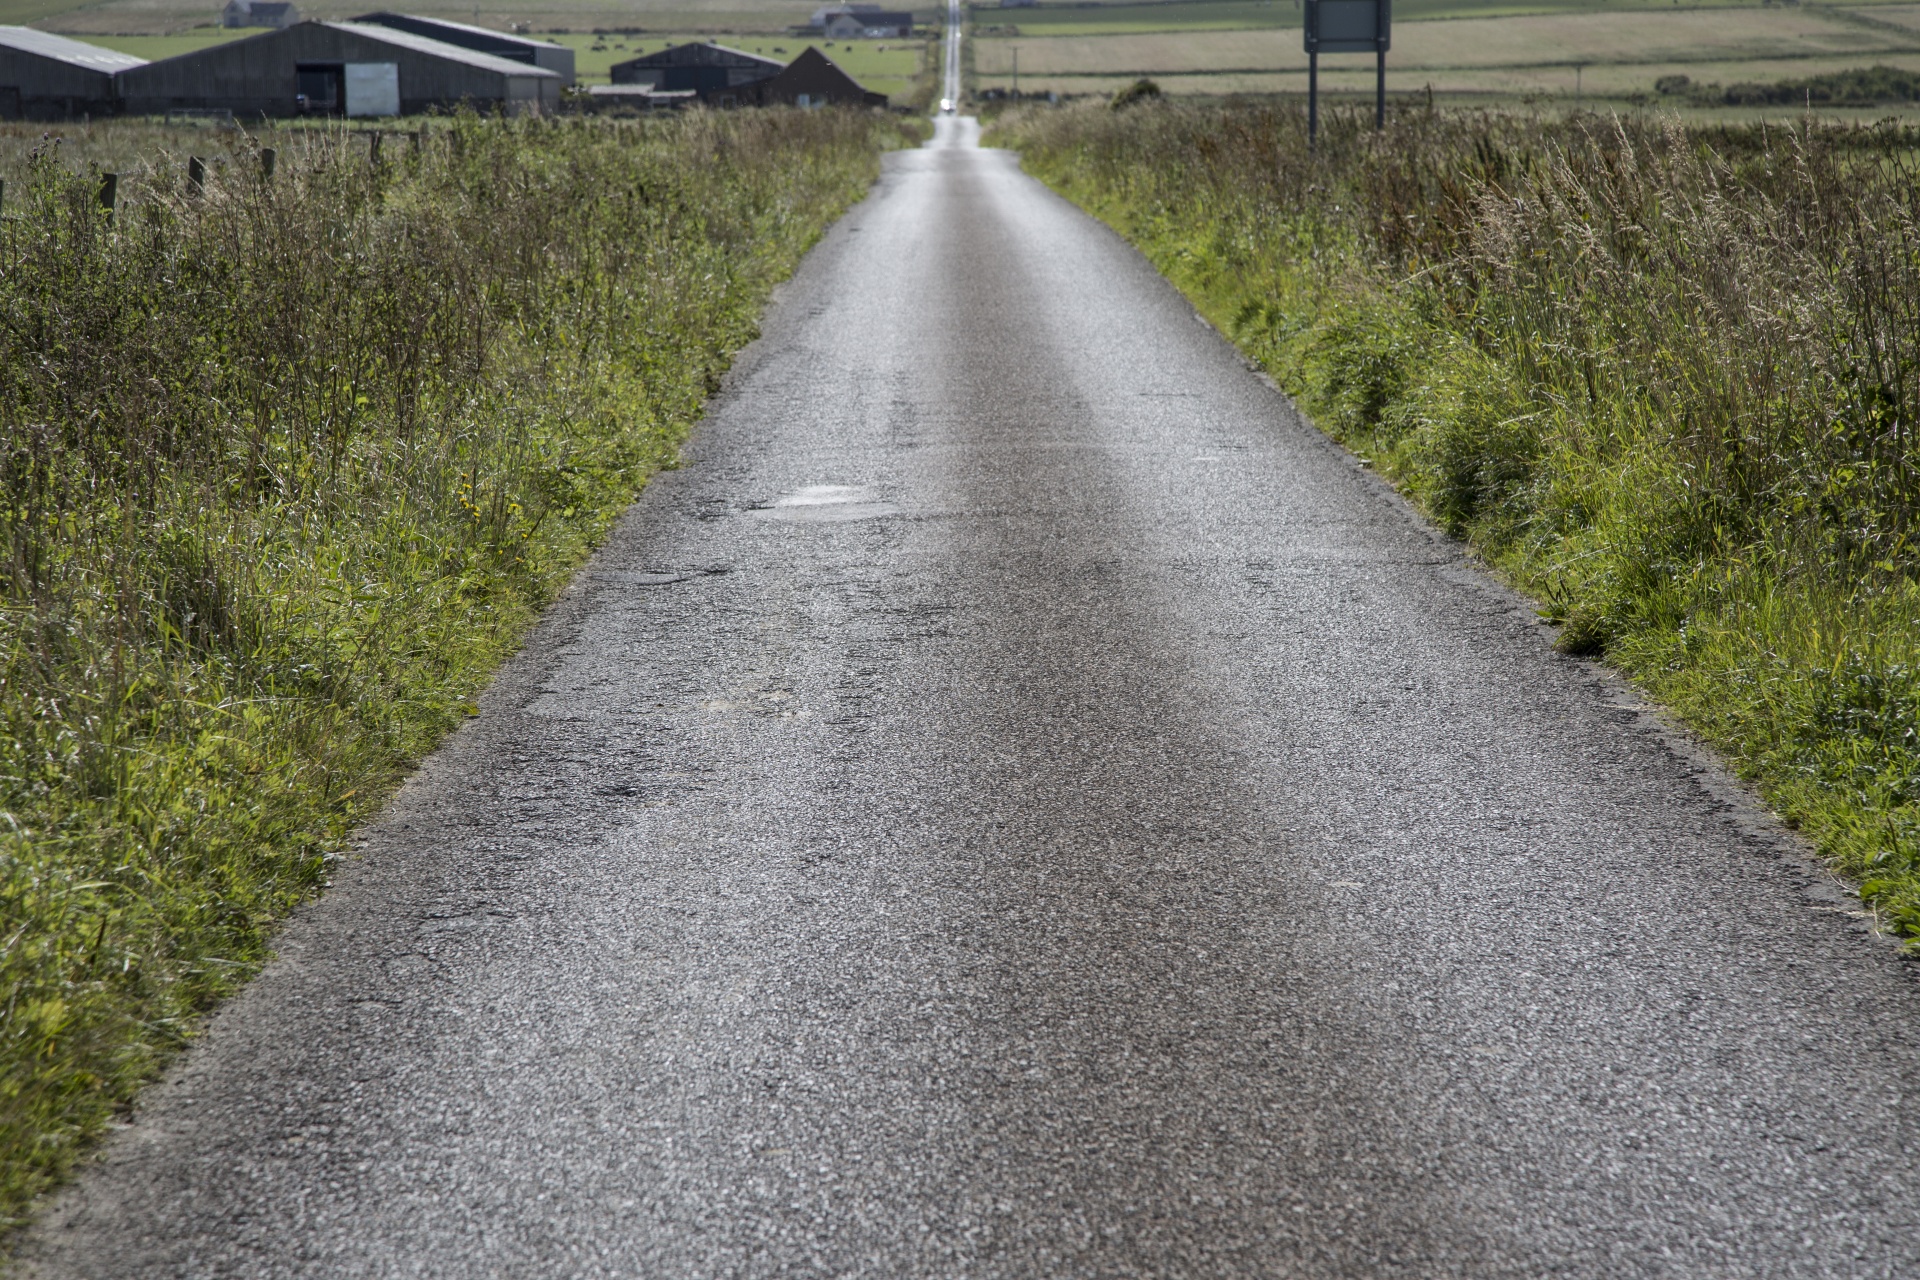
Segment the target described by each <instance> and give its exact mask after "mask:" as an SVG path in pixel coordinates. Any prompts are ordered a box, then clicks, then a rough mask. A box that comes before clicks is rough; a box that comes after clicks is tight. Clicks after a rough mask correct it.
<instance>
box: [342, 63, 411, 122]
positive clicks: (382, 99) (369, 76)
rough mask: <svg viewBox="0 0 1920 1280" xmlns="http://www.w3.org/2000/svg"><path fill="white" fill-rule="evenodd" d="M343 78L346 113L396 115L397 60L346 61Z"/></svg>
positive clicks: (398, 105)
mask: <svg viewBox="0 0 1920 1280" xmlns="http://www.w3.org/2000/svg"><path fill="white" fill-rule="evenodd" d="M346 80H347V102H346V107H347V114H348V115H350V116H397V115H399V114H400V64H399V63H397V62H349V63H348V64H347V76H346Z"/></svg>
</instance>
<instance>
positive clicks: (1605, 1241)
mask: <svg viewBox="0 0 1920 1280" xmlns="http://www.w3.org/2000/svg"><path fill="white" fill-rule="evenodd" d="M976 137H977V129H976V127H975V125H974V124H973V122H971V121H970V120H967V119H955V118H944V119H942V120H941V122H940V125H939V134H938V136H937V139H936V141H935V143H934V144H933V145H932V146H930V147H928V148H925V149H922V150H919V151H915V152H912V153H907V154H902V155H899V156H895V157H893V158H891V159H890V161H889V163H888V166H887V169H886V172H885V176H884V178H883V179H882V181H881V182H880V184H879V186H878V188H877V189H876V190H875V191H874V193H873V194H872V196H871V197H870V198H869V199H868V200H867V201H866V202H865V203H864V204H863V205H861V206H860V207H858V208H857V209H856V210H855V211H854V212H853V213H851V214H850V215H849V216H848V217H847V218H846V219H845V220H844V221H843V222H842V223H841V224H840V225H839V226H837V227H836V228H835V229H834V230H833V231H832V232H831V233H830V234H829V235H828V236H827V238H826V239H825V240H824V241H823V242H822V244H821V245H820V246H819V247H818V248H817V249H816V250H815V251H814V253H813V254H812V255H811V256H810V257H809V258H808V260H807V261H806V262H805V264H804V265H803V267H802V268H801V270H800V272H799V274H798V276H797V277H796V278H795V279H794V280H793V281H792V282H791V283H790V284H789V285H788V286H787V287H786V288H785V289H784V290H783V292H782V294H781V296H780V297H779V299H778V301H777V304H776V305H775V306H774V307H773V309H772V311H771V313H770V315H769V316H768V318H767V321H766V324H765V332H764V336H763V337H762V338H761V340H760V341H759V342H758V343H757V344H756V345H755V346H754V347H753V348H751V349H750V350H749V351H748V352H747V353H746V354H745V355H744V356H743V358H742V360H741V361H740V364H739V365H738V367H737V368H736V370H735V372H734V375H733V376H732V377H731V379H730V381H729V385H728V388H727V389H726V390H725V391H724V392H723V394H721V396H720V397H719V398H718V400H717V402H716V403H715V405H714V406H713V409H712V413H711V416H710V418H709V420H708V421H707V423H706V424H705V425H704V426H703V427H702V429H701V430H700V432H699V433H698V436H697V438H696V440H695V441H694V443H693V445H692V447H691V449H690V453H689V457H688V461H687V465H686V466H685V467H684V469H682V470H679V471H676V472H673V473H670V474H667V475H664V476H662V477H661V478H660V479H659V480H657V481H656V482H655V483H654V484H653V485H652V486H651V487H650V488H649V489H648V490H647V492H646V494H645V496H644V497H643V498H642V499H641V501H640V502H639V503H638V504H637V505H636V507H635V508H634V509H633V510H632V511H631V512H630V513H629V515H628V517H627V518H626V519H625V520H624V522H623V523H622V524H621V525H620V527H619V529H618V531H617V533H616V534H615V536H614V537H613V538H612V539H611V541H610V542H609V544H608V545H607V547H606V548H605V549H604V551H603V552H602V553H601V554H600V555H599V556H598V557H597V558H596V559H595V560H594V561H593V563H592V564H591V566H590V567H589V568H588V569H587V570H586V571H584V572H583V573H582V574H581V575H580V577H579V579H578V581H577V582H576V583H575V584H574V586H573V587H572V588H571V589H570V590H569V591H568V593H567V594H566V596H565V597H564V599H563V600H562V601H561V602H560V603H559V605H558V606H557V607H556V608H555V609H554V610H553V612H552V613H551V615H550V616H549V617H548V618H547V619H546V620H545V622H544V623H543V624H542V625H541V627H540V628H539V630H538V632H537V633H536V634H535V636H534V637H533V640H532V642H531V644H530V645H529V646H528V648H527V649H526V651H525V652H524V653H523V654H522V655H521V656H520V657H518V658H517V659H516V660H514V661H513V662H512V663H511V664H510V665H509V666H508V668H507V669H506V671H505V672H504V674H503V675H502V676H501V678H500V679H499V681H498V683H497V684H496V685H495V687H494V688H493V689H492V690H491V692H490V693H489V694H488V695H487V696H486V697H485V698H484V700H483V702H482V710H481V714H480V715H479V716H478V717H477V718H476V719H474V720H472V721H470V722H469V723H468V724H467V726H466V727H465V728H464V729H462V730H461V732H459V733H458V734H457V735H456V736H455V737H454V739H453V740H452V741H451V742H450V743H449V744H448V745H447V746H446V748H445V749H444V750H442V751H441V752H440V753H439V754H438V755H436V756H435V757H434V758H433V759H432V760H431V761H430V762H429V763H428V764H427V766H426V767H425V768H424V769H423V770H422V771H421V772H420V773H419V775H418V776H417V777H416V778H415V779H414V780H413V781H412V782H411V783H409V785H408V786H407V787H406V789H405V790H404V792H403V793H402V794H401V796H400V797H399V798H398V800H397V801H396V802H395V803H394V805H393V806H392V809H391V811H390V812H389V813H388V814H387V815H386V816H385V817H384V818H383V819H382V820H381V821H380V822H379V823H377V824H376V825H375V826H374V827H373V828H372V829H370V830H369V831H368V832H367V833H366V838H365V841H364V845H363V847H362V848H361V850H360V854H361V855H362V856H361V860H360V861H358V862H356V863H354V864H353V865H351V866H349V867H348V868H347V869H346V870H344V871H343V872H342V874H341V875H340V877H339V879H338V883H337V885H336V887H335V888H334V889H333V890H332V891H331V892H330V893H329V894H328V895H327V896H326V897H325V898H324V899H323V900H321V901H320V902H319V903H317V904H315V905H314V906H313V907H311V908H309V909H307V910H305V911H303V912H302V913H301V914H300V916H299V917H298V918H297V920H296V921H295V922H294V923H293V924H292V925H291V926H290V927H289V928H288V930H287V931H286V933H285V935H284V937H283V941H282V945H281V949H280V957H281V958H280V959H279V961H278V962H277V963H276V964H274V965H273V966H272V967H271V968H270V969H269V970H268V971H267V972H266V973H265V974H264V975H263V976H262V977H261V978H260V979H259V980H258V981H257V982H256V983H255V984H253V985H252V986H251V987H250V988H249V989H248V990H247V991H246V992H245V993H244V994H242V995H241V996H240V997H238V998H237V999H235V1000H234V1001H233V1002H232V1003H231V1004H230V1005H228V1006H227V1007H226V1008H225V1010H224V1011H223V1012H222V1013H221V1014H220V1015H219V1016H218V1018H217V1019H215V1021H214V1023H213V1025H212V1028H211V1030H210V1032H209V1034H208V1035H207V1036H206V1037H205V1039H204V1040H203V1041H202V1042H201V1043H200V1044H199V1045H198V1046H197V1047H196V1048H195V1049H194V1050H193V1052H191V1053H190V1054H189V1055H188V1056H187V1058H186V1059H185V1061H184V1063H183V1064H182V1065H181V1067H180V1068H179V1069H178V1070H177V1071H176V1072H174V1073H173V1075H172V1076H171V1077H170V1078H169V1079H168V1080H167V1081H166V1082H164V1083H163V1084H161V1085H160V1086H158V1087H156V1088H155V1089H154V1090H152V1091H151V1092H150V1093H149V1094H148V1096H147V1097H146V1099H145V1101H144V1104H143V1106H142V1107H141V1109H140V1111H139V1114H138V1116H137V1119H136V1122H135V1123H134V1124H133V1125H132V1126H131V1127H130V1128H128V1129H127V1130H125V1131H124V1132H122V1133H120V1134H119V1135H118V1136H117V1137H116V1138H115V1139H114V1140H113V1142H112V1143H111V1144H110V1146H109V1149H108V1151H107V1154H106V1156H105V1158H104V1159H103V1161H102V1162H101V1163H100V1164H99V1165H97V1167H95V1168H94V1169H93V1170H92V1171H91V1172H90V1173H89V1174H88V1175H87V1176H86V1177H85V1178H84V1179H83V1181H82V1182H81V1183H80V1185H79V1186H78V1188H77V1189H76V1190H75V1191H74V1192H73V1193H71V1194H69V1195H68V1196H67V1197H65V1198H64V1199H63V1200H62V1201H61V1202H60V1203H59V1205H58V1206H57V1207H56V1210H55V1211H54V1212H53V1213H52V1214H51V1215H50V1216H49V1217H48V1218H47V1220H46V1221H45V1223H44V1224H43V1226H42V1227H41V1228H40V1229H39V1230H38V1232H37V1233H36V1234H35V1235H34V1237H33V1238H32V1240H31V1241H30V1242H29V1246H28V1254H29V1256H30V1257H31V1258H32V1259H33V1260H34V1266H35V1268H36V1270H35V1274H39V1275H42V1276H48V1277H81V1276H87V1277H118V1278H120V1280H134V1278H142V1277H177V1276H194V1277H213V1276H219V1277H225V1276H233V1277H249V1278H251V1280H260V1278H265V1277H283V1276H301V1277H355V1276H370V1277H371V1276H378V1277H389V1276H394V1277H397V1276H436V1277H527V1278H529V1280H533V1278H540V1280H549V1278H552V1277H572V1276H581V1277H637V1276H660V1277H708V1276H712V1277H749V1276H751V1277H761V1276H809V1277H811V1276H819V1277H829V1276H831V1277H874V1278H876V1280H880V1278H885V1280H902V1278H910V1277H1023V1278H1025V1277H1031V1278H1034V1280H1040V1278H1043V1277H1044V1278H1053V1277H1090V1278H1091V1277H1134V1276H1138V1277H1187V1276H1191V1277H1209V1278H1212V1277H1288V1276H1299V1277H1303V1278H1304V1277H1311V1278H1314V1280H1326V1278H1329V1277H1421V1278H1426V1277H1437V1276H1461V1277H1473V1278H1475V1280H1485V1278H1489V1277H1507V1276H1512V1277H1522V1276H1526V1277H1537V1276H1560V1277H1619V1276H1672V1277H1686V1278H1688V1280H1700V1278H1702V1277H1721V1276H1724V1277H1735V1276H1738V1277H1755V1276H1806V1277H1814V1276H1876V1277H1877V1276H1896V1275H1904V1276H1915V1275H1920V1228H1916V1223H1917V1222H1920V1179H1916V1178H1915V1177H1914V1173H1913V1170H1914V1168H1915V1157H1916V1155H1920V1143H1916V1138H1920V1124H1917V1123H1916V1116H1915V1111H1914V1099H1915V1098H1916V1096H1917V1092H1916V1090H1917V1086H1920V1079H1917V1078H1916V1076H1917V1069H1920V1043H1917V1041H1920V1031H1917V1029H1920V991H1916V984H1915V977H1914V972H1913V970H1912V969H1911V968H1910V967H1909V966H1908V965H1907V964H1906V963H1905V962H1903V961H1901V960H1900V959H1898V958H1897V957H1896V955H1895V954H1894V952H1893V951H1892V949H1891V948H1890V947H1889V946H1888V945H1887V944H1885V943H1884V942H1881V941H1879V940H1876V939H1875V938H1873V937H1871V936H1869V934H1868V933H1867V932H1866V930H1865V928H1864V926H1863V924H1862V922H1861V921H1860V920H1859V919H1858V918H1856V917H1855V916H1853V915H1851V914H1849V912H1848V910H1847V906H1848V900H1847V899H1846V898H1845V896H1844V895H1842V894H1840V893H1838V892H1837V891H1835V890H1834V889H1833V888H1832V887H1831V886H1829V885H1827V884H1826V883H1825V882H1824V880H1823V879H1822V878H1821V877H1820V876H1819V875H1818V874H1816V873H1815V871H1814V870H1813V868H1812V864H1811V863H1809V862H1808V861H1807V860H1806V859H1805V857H1804V856H1803V855H1802V854H1801V853H1800V852H1799V851H1798V850H1797V849H1796V848H1795V847H1794V846H1793V845H1792V844H1791V843H1790V842H1789V841H1787V840H1786V838H1784V837H1782V836H1780V835H1779V834H1778V833H1776V832H1774V831H1772V830H1771V829H1770V828H1768V827H1767V826H1766V825H1765V823H1764V822H1762V821H1760V820H1759V819H1757V818H1756V817H1754V816H1753V815H1752V814H1751V813H1750V812H1749V811H1747V810H1746V809H1745V808H1744V807H1743V804H1742V802H1741V800H1740V797H1739V793H1738V792H1737V791H1735V790H1734V789H1732V788H1730V787H1729V786H1727V785H1726V784H1725V782H1724V780H1723V779H1722V778H1721V777H1720V775H1719V774H1717V773H1716V772H1714V771H1713V770H1712V769H1711V768H1708V767H1706V766H1704V765H1703V764H1702V763H1701V762H1700V761H1698V760H1697V759H1696V758H1694V757H1693V756H1692V755H1690V754H1689V753H1688V752H1687V751H1685V750H1684V749H1682V748H1680V747H1678V746H1676V745H1675V744H1674V742H1673V741H1672V740H1671V739H1670V737H1669V736H1668V735H1666V734H1665V733H1663V732H1662V731H1661V730H1660V728H1659V726H1658V725H1657V723H1656V722H1654V721H1653V720H1652V719H1651V718H1650V717H1648V716H1647V715H1645V714H1643V713H1642V712H1641V711H1640V710H1639V709H1638V708H1637V707H1636V706H1635V704H1634V703H1633V702H1632V700H1631V699H1630V698H1629V697H1627V696H1626V695H1625V694H1624V693H1623V692H1622V690H1621V688H1620V686H1619V685H1618V684H1617V683H1615V682H1613V681H1612V680H1610V679H1609V678H1607V677H1605V676H1603V675H1602V674H1600V673H1599V672H1598V671H1597V669H1596V668H1594V667H1592V666H1590V665H1588V664H1585V663H1582V662H1579V661H1575V660H1572V659H1568V658H1563V657H1560V656H1558V655H1556V654H1555V653H1554V652H1553V651H1552V648H1551V645H1550V641H1551V634H1550V633H1549V632H1548V631H1547V630H1546V629H1545V628H1543V627H1541V626H1539V625H1537V624H1536V623H1535V622H1534V620H1533V618H1532V615H1531V613H1530V611H1529V610H1528V609H1527V608H1525V607H1524V605H1523V604H1522V603H1521V602H1519V601H1517V600H1515V599H1514V598H1513V597H1511V596H1509V595H1508V594H1506V593H1505V592H1503V591H1502V590H1500V589H1499V588H1497V587H1496V586H1494V585H1492V584H1491V583H1490V582H1489V581H1488V580H1487V579H1485V578H1484V577H1483V576H1481V575H1480V574H1479V573H1477V572H1476V571H1475V570H1474V569H1473V568H1472V567H1471V566H1470V565H1469V564H1468V563H1466V562H1465V561H1464V560H1463V558H1462V556H1461V553H1460V550H1459V548H1458V547H1457V546H1455V545H1453V544H1452V543H1450V542H1448V541H1447V540H1446V539H1444V538H1442V537H1440V536H1439V535H1437V534H1436V533H1434V532H1433V531H1432V530H1430V529H1429V528H1427V527H1426V526H1425V525H1423V524H1422V523H1421V522H1420V521H1419V520H1418V519H1416V518H1414V517H1413V516H1412V515H1410V514H1409V512H1408V510H1407V508H1406V507H1405V506H1404V505H1403V504H1402V503H1401V502H1400V501H1399V500H1398V499H1396V498H1395V497H1394V496H1393V495H1392V494H1391V493H1390V492H1388V491H1387V489H1386V488H1385V487H1384V486H1383V485H1381V484H1380V483H1379V482H1378V481H1377V480H1376V479H1375V478H1373V477H1372V476H1371V475H1369V474H1368V473H1366V472H1365V471H1364V470H1362V469H1361V468H1360V467H1359V466H1358V465H1356V463H1355V462H1353V461H1352V460H1351V459H1350V458H1348V457H1347V456H1345V455H1343V454H1342V453H1341V452H1340V451H1339V450H1338V449H1337V448H1335V447H1333V446H1332V445H1330V444H1329V443H1327V442H1326V441H1325V440H1324V439H1323V438H1322V437H1320V436H1319V435H1317V434H1316V433H1315V432H1314V431H1313V430H1312V429H1311V428H1309V427H1308V426H1306V425H1304V424H1303V423H1302V422H1301V421H1300V420H1299V418H1298V417H1297V416H1296V415H1295V414H1294V412H1293V411H1292V410H1291V409H1290V408H1289V406H1288V404H1287V402H1286V401H1285V400H1284V399H1283V398H1282V397H1281V396H1279V395H1278V394H1277V393H1275V392H1274V391H1273V390H1272V389H1271V388H1270V387H1269V386H1268V385H1266V384H1265V383H1264V382H1263V381H1262V380H1261V379H1259V378H1258V377H1256V376H1255V375H1254V374H1253V373H1250V372H1249V371H1248V370H1247V369H1246V368H1245V366H1244V365H1243V364H1242V363H1241V361H1240V360H1239V359H1238V358H1237V357H1236V355H1235V354H1234V352H1233V351H1232V350H1231V349H1230V347H1229V346H1228V345H1227V344H1226V343H1225V342H1223V341H1222V340H1221V339H1220V337H1219V336H1218V335H1216V334H1215V333H1214V332H1213V331H1212V330H1211V329H1209V328H1207V327H1206V326H1205V325H1203V324H1201V323H1200V322H1198V321H1197V320H1196V319H1195V317H1194V315H1193V312H1192V311H1191V309H1190V308H1189V307H1188V306H1187V305H1186V304H1184V303H1183V302H1182V300H1181V299H1180V298H1179V296H1178V295H1177V294H1176V293H1175V292H1174V291H1173V290H1172V289H1170V288H1169V287H1168V286H1167V285H1166V284H1165V283H1164V282H1163V281H1161V280H1160V279H1159V278H1158V277H1157V276H1156V275H1155V274H1154V272H1153V271H1152V270H1151V269H1150V268H1149V267H1148V266H1147V265H1146V264H1145V263H1144V262H1143V261H1142V260H1141V259H1140V258H1139V257H1138V256H1137V255H1136V254H1134V253H1133V252H1132V251H1131V250H1130V249H1128V248H1127V247H1126V246H1125V245H1124V244H1123V243H1122V242H1121V241H1120V240H1118V239H1117V238H1116V237H1115V236H1113V235H1112V234H1110V233H1109V232H1107V231H1105V230H1104V229H1102V228H1101V227H1099V226H1097V225H1096V224H1095V223H1093V222H1092V221H1091V220H1089V219H1088V218H1086V217H1085V216H1083V215H1082V214H1080V213H1078V212H1076V211H1075V210H1074V209H1073V208H1071V207H1070V206H1068V205H1067V204H1065V203H1064V202H1062V201H1061V200H1059V199H1057V198H1055V197H1054V196H1052V195H1050V194H1049V193H1047V192H1046V191H1045V190H1044V189H1042V188H1041V187H1040V186H1039V185H1038V184H1036V183H1035V182H1033V181H1031V180H1029V179H1028V178H1026V177H1024V176H1022V175H1021V174H1020V173H1019V171H1018V168H1017V165H1016V163H1015V160H1014V158H1013V157H1011V156H1009V155H1006V154H1002V153H997V152H991V151H983V150H980V149H978V148H977V147H975V145H974V141H975V139H976Z"/></svg>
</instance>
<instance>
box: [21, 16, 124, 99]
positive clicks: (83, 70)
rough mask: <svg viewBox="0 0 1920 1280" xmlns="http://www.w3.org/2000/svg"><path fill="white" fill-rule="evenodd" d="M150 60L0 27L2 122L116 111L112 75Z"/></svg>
mask: <svg viewBox="0 0 1920 1280" xmlns="http://www.w3.org/2000/svg"><path fill="white" fill-rule="evenodd" d="M145 65H146V59H144V58H136V57H134V56H132V55H131V54H126V53H115V52H114V51H113V50H111V49H102V48H100V47H99V46H98V45H91V44H82V43H81V42H80V41H78V40H69V39H67V38H66V37H65V36H55V35H48V34H47V33H46V32H44V31H35V30H33V29H32V28H31V27H0V119H7V120H20V119H29V120H57V119H65V118H69V117H73V116H78V115H83V114H91V115H104V114H106V113H108V112H111V111H113V110H115V109H116V101H115V93H114V79H113V78H114V76H115V74H116V73H118V72H121V71H127V70H131V69H132V68H135V67H142V66H145Z"/></svg>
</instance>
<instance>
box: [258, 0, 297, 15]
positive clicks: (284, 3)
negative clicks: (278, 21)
mask: <svg viewBox="0 0 1920 1280" xmlns="http://www.w3.org/2000/svg"><path fill="white" fill-rule="evenodd" d="M292 8H293V5H292V4H290V3H288V0H247V12H248V13H249V14H251V15H253V16H254V17H260V18H278V17H280V16H281V15H283V14H285V13H286V12H288V11H289V10H290V9H292Z"/></svg>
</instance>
